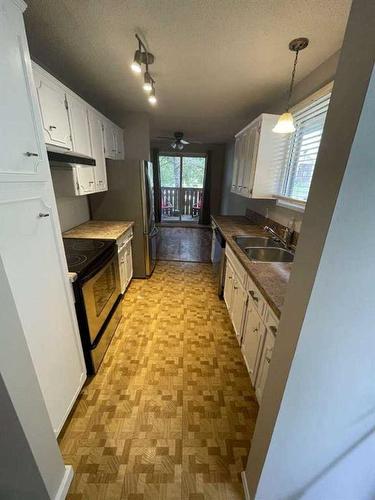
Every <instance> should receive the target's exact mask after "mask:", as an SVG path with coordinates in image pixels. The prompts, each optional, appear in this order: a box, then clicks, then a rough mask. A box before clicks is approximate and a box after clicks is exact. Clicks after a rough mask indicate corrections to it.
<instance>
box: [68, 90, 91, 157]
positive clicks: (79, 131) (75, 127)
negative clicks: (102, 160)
mask: <svg viewBox="0 0 375 500" xmlns="http://www.w3.org/2000/svg"><path fill="white" fill-rule="evenodd" d="M67 100H68V113H69V120H70V126H71V131H72V143H73V144H72V148H73V151H74V152H75V153H79V154H81V155H85V156H91V143H90V131H89V119H88V112H87V107H86V106H85V104H84V103H83V102H82V101H80V100H79V99H76V98H74V97H73V96H71V95H68V96H67Z"/></svg>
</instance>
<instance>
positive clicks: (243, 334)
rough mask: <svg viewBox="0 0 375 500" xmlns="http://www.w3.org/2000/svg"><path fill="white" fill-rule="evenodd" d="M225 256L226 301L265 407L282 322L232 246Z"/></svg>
mask: <svg viewBox="0 0 375 500" xmlns="http://www.w3.org/2000/svg"><path fill="white" fill-rule="evenodd" d="M225 255H226V258H227V261H226V272H225V281H224V300H225V304H226V306H227V309H228V312H229V316H230V319H231V321H232V325H233V329H234V332H235V334H236V338H237V341H238V342H239V344H240V346H241V351H242V355H243V357H244V360H245V363H246V367H247V369H248V372H249V375H250V380H251V383H252V385H253V387H254V388H255V393H256V397H257V400H258V402H259V403H261V400H262V397H263V390H264V386H265V383H266V380H267V376H268V368H269V364H270V362H271V357H272V351H273V346H274V343H275V336H276V333H277V327H278V319H277V318H276V316H275V314H274V313H273V312H272V311H271V308H270V307H269V305H268V304H267V303H266V300H265V299H264V297H263V296H262V294H261V293H260V291H259V290H258V288H257V286H256V285H255V284H254V282H253V280H252V279H251V277H250V276H249V275H248V274H247V271H246V270H245V269H244V267H243V266H242V264H241V263H240V261H239V260H238V259H237V257H236V256H235V255H234V253H233V251H232V250H231V249H230V248H229V247H228V246H227V247H226V250H225Z"/></svg>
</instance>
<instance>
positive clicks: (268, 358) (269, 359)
mask: <svg viewBox="0 0 375 500" xmlns="http://www.w3.org/2000/svg"><path fill="white" fill-rule="evenodd" d="M266 361H267V363H268V364H270V363H271V358H270V357H269V356H266Z"/></svg>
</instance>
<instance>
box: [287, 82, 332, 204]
mask: <svg viewBox="0 0 375 500" xmlns="http://www.w3.org/2000/svg"><path fill="white" fill-rule="evenodd" d="M331 89H332V85H329V86H327V87H325V88H324V89H322V91H320V92H319V93H317V94H315V95H314V96H312V97H311V98H310V99H309V102H308V103H306V101H305V102H304V103H302V104H301V105H300V106H298V107H297V106H296V107H295V108H294V109H295V110H292V112H293V116H294V121H295V127H296V131H295V132H294V133H293V134H292V135H291V136H289V137H288V139H286V140H287V144H286V157H284V162H283V167H282V169H281V176H280V187H279V193H278V194H279V196H281V197H284V198H290V199H293V200H297V201H299V202H305V201H306V200H307V197H308V194H309V190H310V184H311V179H312V176H313V172H314V167H315V162H316V158H317V156H318V151H319V146H320V140H321V138H322V133H323V128H324V122H325V119H326V115H327V111H328V106H329V101H330V97H331Z"/></svg>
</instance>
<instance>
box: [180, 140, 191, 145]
mask: <svg viewBox="0 0 375 500" xmlns="http://www.w3.org/2000/svg"><path fill="white" fill-rule="evenodd" d="M180 142H182V144H190V142H189V141H186V140H185V139H181V140H180Z"/></svg>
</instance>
